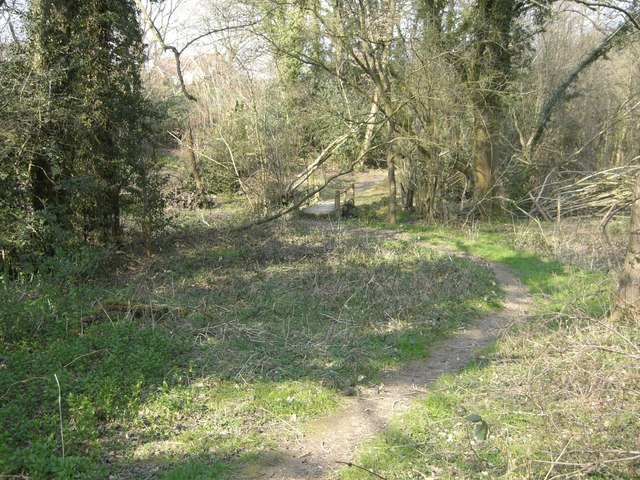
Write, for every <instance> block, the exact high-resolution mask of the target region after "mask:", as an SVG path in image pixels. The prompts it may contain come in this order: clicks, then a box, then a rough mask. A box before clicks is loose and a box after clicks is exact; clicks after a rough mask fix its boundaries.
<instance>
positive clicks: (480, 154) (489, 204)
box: [473, 107, 500, 217]
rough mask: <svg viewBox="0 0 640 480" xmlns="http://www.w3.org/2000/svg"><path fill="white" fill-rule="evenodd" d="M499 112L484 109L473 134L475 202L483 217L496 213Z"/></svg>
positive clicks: (487, 108)
mask: <svg viewBox="0 0 640 480" xmlns="http://www.w3.org/2000/svg"><path fill="white" fill-rule="evenodd" d="M499 115H500V111H499V110H498V109H491V108H489V107H485V108H483V109H482V111H481V114H480V115H479V116H478V118H477V120H476V126H475V130H474V132H473V173H474V183H475V201H476V205H478V209H479V211H480V213H481V215H483V216H488V217H490V216H492V215H494V214H495V213H497V207H498V202H497V201H496V199H495V197H496V193H497V191H496V190H497V183H498V165H499V158H500V157H499V145H498V135H499V129H500V121H499Z"/></svg>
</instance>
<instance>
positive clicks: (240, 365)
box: [0, 216, 500, 479]
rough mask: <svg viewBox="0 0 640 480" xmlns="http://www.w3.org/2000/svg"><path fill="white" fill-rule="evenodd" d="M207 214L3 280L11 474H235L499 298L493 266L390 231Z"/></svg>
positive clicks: (0, 409) (1, 421)
mask: <svg viewBox="0 0 640 480" xmlns="http://www.w3.org/2000/svg"><path fill="white" fill-rule="evenodd" d="M205 220H207V221H206V222H205V221H203V219H201V218H198V216H193V217H192V218H191V219H183V223H182V224H181V225H179V226H176V228H175V229H174V231H173V232H169V233H168V234H167V236H166V237H165V238H164V239H163V241H162V243H161V244H159V245H158V251H159V253H158V254H157V255H156V256H155V257H154V258H152V259H150V260H148V259H145V258H143V257H139V256H137V255H135V254H134V253H133V252H132V251H128V252H106V251H105V252H101V253H100V252H99V253H96V252H95V251H88V250H81V251H78V252H75V253H73V254H68V255H64V256H62V255H61V256H59V257H56V258H55V259H52V265H51V268H49V269H45V270H46V271H48V272H49V273H41V274H40V275H36V276H33V277H26V278H23V279H21V280H19V281H13V282H5V283H4V284H3V285H2V289H1V290H0V295H1V296H2V298H1V299H0V300H1V302H2V306H3V307H2V310H1V311H0V320H1V325H2V330H1V334H2V340H3V342H2V346H1V350H0V369H1V371H2V375H1V376H0V472H1V473H2V474H3V475H18V476H19V475H23V476H27V477H29V478H34V479H38V478H108V477H109V476H115V477H117V478H120V477H126V478H168V479H178V478H185V479H186V478H212V479H215V478H230V477H232V476H233V475H234V474H235V472H237V471H239V469H241V468H244V467H245V466H246V465H251V464H254V463H257V461H258V460H259V458H260V457H262V456H264V454H265V452H268V451H269V450H270V449H273V448H274V447H275V446H276V445H277V443H278V442H279V441H280V440H281V439H283V438H293V437H294V436H295V435H297V434H298V433H299V431H300V430H303V429H304V425H305V423H306V422H308V421H309V420H312V419H314V418H318V417H320V416H322V415H325V414H326V413H328V412H330V411H332V410H334V409H335V408H337V406H338V405H339V404H340V403H341V401H342V398H343V395H345V394H347V393H348V392H349V391H353V390H354V389H355V390H357V389H359V388H363V387H367V386H368V385H370V384H372V383H374V382H376V381H377V380H378V379H379V377H380V375H381V374H382V373H383V372H384V371H385V370H386V369H388V368H389V367H392V366H395V365H397V364H399V363H400V362H405V361H408V360H411V359H414V358H417V357H421V356H424V355H426V354H427V353H428V351H429V348H430V345H431V344H432V343H433V341H434V339H436V338H437V337H439V336H441V335H443V334H445V333H446V332H448V331H449V330H451V329H454V328H456V327H457V326H458V325H460V324H461V323H465V322H468V321H470V320H471V319H473V318H476V317H478V316H480V315H482V314H484V313H486V312H488V311H491V310H493V309H495V308H497V306H498V305H499V302H500V292H498V291H496V288H495V286H494V279H493V277H492V275H491V274H490V273H489V271H488V270H487V269H486V268H485V267H484V266H483V265H482V264H480V263H478V262H474V261H471V260H467V259H463V258H457V257H454V256H449V255H443V254H439V253H437V252H435V251H429V250H425V248H424V247H423V246H420V245H419V244H417V243H415V242H411V241H407V240H406V239H403V238H402V236H397V235H395V234H393V233H385V232H376V231H373V230H362V229H360V230H354V229H342V228H341V227H340V226H339V225H337V224H332V225H330V226H328V227H327V226H325V225H324V224H314V223H310V224H308V223H304V222H300V221H295V222H288V221H282V222H276V223H274V224H271V225H269V226H267V227H265V228H261V229H259V230H258V229H256V230H255V231H251V232H249V233H245V234H230V233H225V232H224V231H223V230H220V229H218V230H212V229H210V228H208V227H207V226H206V223H209V224H212V222H211V221H209V219H205ZM56 377H57V378H58V380H59V384H60V389H59V390H58V385H57V383H56V380H55V379H56ZM61 433H62V435H64V442H63V439H62V435H61Z"/></svg>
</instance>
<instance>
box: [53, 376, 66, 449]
mask: <svg viewBox="0 0 640 480" xmlns="http://www.w3.org/2000/svg"><path fill="white" fill-rule="evenodd" d="M53 378H55V379H56V385H57V386H58V413H59V414H60V441H61V442H62V459H63V460H64V429H63V428H62V391H61V390H60V381H59V380H58V375H57V374H55V373H54V374H53Z"/></svg>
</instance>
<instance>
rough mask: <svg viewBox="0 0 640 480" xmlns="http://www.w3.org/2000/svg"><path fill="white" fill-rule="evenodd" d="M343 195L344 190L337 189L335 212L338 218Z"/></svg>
mask: <svg viewBox="0 0 640 480" xmlns="http://www.w3.org/2000/svg"><path fill="white" fill-rule="evenodd" d="M341 195H342V192H340V190H336V193H335V199H334V203H333V213H334V214H335V216H336V218H340V196H341Z"/></svg>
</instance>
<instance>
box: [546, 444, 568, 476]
mask: <svg viewBox="0 0 640 480" xmlns="http://www.w3.org/2000/svg"><path fill="white" fill-rule="evenodd" d="M571 440H573V437H571V438H569V440H567V443H566V444H565V445H564V448H563V449H562V451H561V452H560V455H558V456H557V457H556V459H555V460H554V462H553V463H552V464H551V466H550V467H549V471H548V472H547V474H546V475H545V477H544V480H549V476H550V475H551V473H552V472H553V469H554V468H556V465H557V464H558V462H559V461H560V459H561V458H562V456H563V455H564V453H565V452H566V451H567V447H568V446H569V444H570V443H571Z"/></svg>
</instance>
